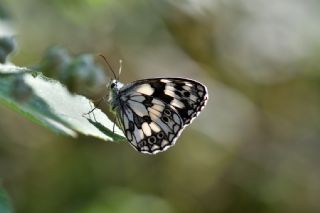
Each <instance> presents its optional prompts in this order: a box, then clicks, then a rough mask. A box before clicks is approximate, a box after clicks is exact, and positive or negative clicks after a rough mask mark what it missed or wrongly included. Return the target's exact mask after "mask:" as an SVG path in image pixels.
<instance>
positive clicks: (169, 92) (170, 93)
mask: <svg viewBox="0 0 320 213" xmlns="http://www.w3.org/2000/svg"><path fill="white" fill-rule="evenodd" d="M164 94H166V95H169V96H171V97H173V98H175V97H176V94H175V93H174V92H173V91H172V90H167V89H166V90H164Z"/></svg>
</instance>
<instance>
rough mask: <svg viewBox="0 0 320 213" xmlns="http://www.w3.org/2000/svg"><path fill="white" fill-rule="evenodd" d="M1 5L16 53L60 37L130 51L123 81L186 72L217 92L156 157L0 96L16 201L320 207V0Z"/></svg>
mask: <svg viewBox="0 0 320 213" xmlns="http://www.w3.org/2000/svg"><path fill="white" fill-rule="evenodd" d="M1 4H2V5H3V7H4V8H6V9H5V11H7V14H8V15H9V16H10V17H11V22H10V24H11V26H13V28H14V30H15V32H16V39H17V43H18V45H17V50H16V52H15V54H14V55H13V56H12V57H11V61H12V62H13V63H15V64H16V65H20V66H32V65H35V64H38V63H39V62H40V61H41V59H42V57H43V55H44V54H45V52H46V50H47V49H48V48H49V47H51V46H53V45H60V46H62V47H64V48H66V49H68V51H70V52H71V53H72V54H74V55H78V54H81V53H93V54H98V53H103V54H104V55H106V56H107V57H108V58H109V60H110V62H111V64H113V67H115V69H116V70H117V67H118V60H119V59H122V60H123V61H124V67H123V72H122V75H121V81H122V82H125V83H126V82H130V81H133V80H137V79H142V78H150V77H159V76H162V77H163V76H176V77H188V78H193V79H196V80H198V81H201V82H203V83H204V84H206V85H207V86H208V90H209V95H210V99H209V102H208V105H207V107H206V108H205V109H204V111H203V112H202V113H201V114H200V116H199V118H198V119H196V120H195V121H194V123H193V124H192V125H191V126H189V127H188V128H187V129H186V130H185V131H184V133H183V134H182V135H181V137H180V139H179V141H178V143H177V145H176V146H175V147H173V148H171V149H169V150H168V151H167V152H164V153H161V154H158V155H156V156H149V155H143V154H140V153H138V152H136V151H134V150H133V149H132V148H131V147H130V146H129V144H126V143H109V142H103V141H99V140H97V139H94V138H90V137H84V136H81V137H79V138H77V139H72V138H68V137H65V136H59V135H56V134H54V133H52V132H50V131H49V130H47V129H45V128H43V127H40V126H37V125H36V124H34V123H32V122H31V121H29V120H28V119H26V118H24V117H22V116H21V115H19V114H17V113H16V112H14V111H12V110H10V109H8V108H6V107H4V106H0V116H1V119H0V177H1V179H2V183H3V185H4V187H5V188H6V190H7V192H8V195H9V196H10V199H11V202H12V205H13V207H14V209H15V211H16V212H18V213H20V212H23V213H24V212H32V213H38V212H39V213H43V212H46V213H51V212H52V213H56V212H80V213H102V212H116V213H117V212H320V202H319V198H320V181H319V180H320V170H319V163H320V155H319V150H320V144H319V140H320V131H319V130H320V72H319V71H320V62H319V56H320V27H319V26H320V13H319V10H320V1H316V0H294V1H292V0H282V1H278V0H271V1H260V0H258V1H256V0H239V1H229V0H211V1H210V0H180V1H174V0H149V1H148V0H136V1H130V0H126V1H116V0H75V1H71V0H65V1H63V0H42V1H40V0H28V1H21V0H6V1H2V3H1ZM0 30H1V31H2V30H3V29H2V27H1V28H0ZM97 61H99V58H98V57H97ZM80 86H81V85H80ZM105 92H106V91H105V89H102V90H101V91H100V93H99V94H105ZM97 98H99V96H98V97H97ZM102 108H103V109H105V111H107V108H108V107H107V106H106V104H105V106H102Z"/></svg>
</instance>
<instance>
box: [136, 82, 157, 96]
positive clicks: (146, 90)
mask: <svg viewBox="0 0 320 213" xmlns="http://www.w3.org/2000/svg"><path fill="white" fill-rule="evenodd" d="M136 91H137V92H139V93H142V94H145V95H152V94H153V93H154V89H153V88H152V87H151V86H150V84H141V85H140V86H138V87H137V88H136Z"/></svg>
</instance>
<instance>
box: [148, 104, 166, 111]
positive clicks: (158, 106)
mask: <svg viewBox="0 0 320 213" xmlns="http://www.w3.org/2000/svg"><path fill="white" fill-rule="evenodd" d="M151 108H152V109H154V110H157V111H158V112H162V111H163V109H164V106H160V105H154V106H153V107H151Z"/></svg>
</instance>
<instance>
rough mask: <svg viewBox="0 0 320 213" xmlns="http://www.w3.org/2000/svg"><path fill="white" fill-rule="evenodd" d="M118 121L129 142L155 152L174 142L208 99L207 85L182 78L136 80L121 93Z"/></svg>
mask: <svg viewBox="0 0 320 213" xmlns="http://www.w3.org/2000/svg"><path fill="white" fill-rule="evenodd" d="M118 99H119V103H118V104H119V107H118V110H117V116H118V121H120V126H121V127H122V129H123V131H124V133H125V135H126V137H127V139H128V141H129V142H130V144H131V145H132V146H133V147H134V148H135V149H137V150H138V151H140V152H142V153H148V154H156V153H158V152H160V151H164V150H166V149H167V148H169V147H171V146H172V145H174V144H175V141H176V139H177V137H178V136H179V135H180V133H181V131H182V130H183V128H184V127H185V126H186V125H188V124H190V123H191V121H192V120H193V119H194V118H195V117H196V116H197V115H198V113H199V112H200V111H201V110H202V108H203V107H204V106H205V104H206V102H207V99H208V97H207V89H206V87H205V86H204V85H202V84H200V83H198V82H196V81H193V80H190V79H183V78H155V79H144V80H139V81H135V82H133V83H131V84H129V85H126V86H124V87H122V88H121V89H120V91H119V95H118Z"/></svg>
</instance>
